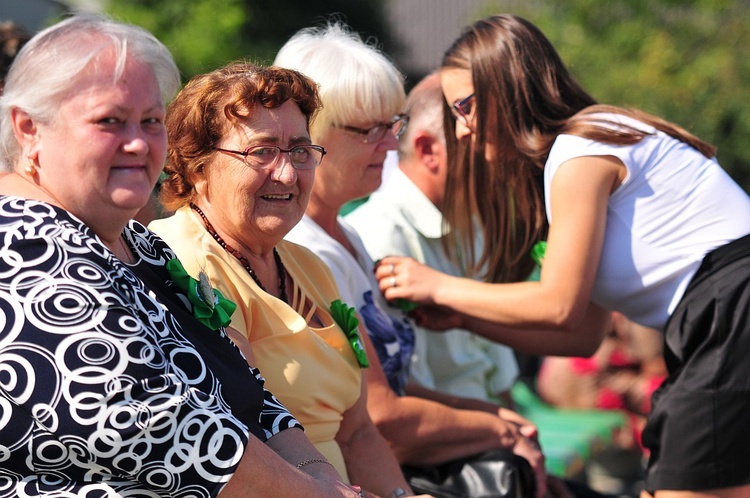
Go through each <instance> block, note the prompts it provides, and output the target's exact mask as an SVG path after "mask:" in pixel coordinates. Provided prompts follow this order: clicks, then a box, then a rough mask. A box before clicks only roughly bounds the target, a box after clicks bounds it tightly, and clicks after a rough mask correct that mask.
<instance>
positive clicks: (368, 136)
mask: <svg viewBox="0 0 750 498" xmlns="http://www.w3.org/2000/svg"><path fill="white" fill-rule="evenodd" d="M408 124H409V115H408V114H397V115H395V116H393V119H392V120H391V121H390V122H388V123H378V124H376V125H375V126H373V127H371V128H357V127H356V126H348V125H334V126H335V127H336V128H341V129H342V130H346V131H351V132H353V133H358V134H360V135H362V136H363V139H362V141H363V142H364V143H366V144H374V143H377V142H380V141H381V140H383V138H384V137H385V134H386V133H387V132H388V130H391V132H392V133H393V135H394V136H395V137H396V138H398V137H400V136H401V135H403V134H404V132H405V131H406V126H407V125H408Z"/></svg>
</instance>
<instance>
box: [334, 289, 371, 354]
mask: <svg viewBox="0 0 750 498" xmlns="http://www.w3.org/2000/svg"><path fill="white" fill-rule="evenodd" d="M354 313H355V310H354V308H352V307H351V306H347V305H346V304H344V303H342V302H341V299H336V300H335V301H333V302H332V303H331V316H332V317H333V321H335V322H336V325H338V326H339V327H341V330H343V331H344V334H346V338H347V339H348V340H349V345H350V346H351V347H352V350H353V351H354V356H355V357H356V358H357V363H359V367H360V368H367V367H369V366H370V362H369V361H367V353H366V352H365V348H364V345H363V344H362V338H361V337H360V335H359V328H358V326H359V320H357V317H356V316H354Z"/></svg>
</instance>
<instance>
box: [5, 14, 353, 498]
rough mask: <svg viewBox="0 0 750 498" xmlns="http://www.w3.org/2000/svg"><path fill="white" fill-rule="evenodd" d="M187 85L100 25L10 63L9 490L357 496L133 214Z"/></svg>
mask: <svg viewBox="0 0 750 498" xmlns="http://www.w3.org/2000/svg"><path fill="white" fill-rule="evenodd" d="M179 82H180V80H179V73H178V71H177V67H176V66H175V64H174V62H173V60H172V57H171V55H170V54H169V52H168V50H167V49H166V48H165V47H164V45H162V44H161V43H160V42H159V41H158V40H156V38H154V37H153V36H152V35H151V34H149V33H148V32H146V31H145V30H143V29H141V28H137V27H135V26H131V25H126V24H120V23H117V22H113V21H111V20H108V19H106V18H103V17H99V16H92V15H80V16H75V17H72V18H70V19H68V20H66V21H63V22H61V23H59V24H57V25H54V26H52V27H51V28H48V29H47V30H44V31H42V32H40V33H39V34H37V35H36V36H35V37H34V38H32V39H31V41H29V43H28V44H26V46H25V47H24V49H23V50H22V51H21V52H20V53H19V55H18V57H17V58H16V60H15V61H14V65H13V67H12V68H11V71H10V74H9V77H8V80H7V86H6V87H5V94H4V96H3V97H2V100H0V113H1V115H2V123H1V124H0V128H2V139H1V140H2V153H3V163H4V173H2V174H0V240H2V242H1V243H0V372H2V375H0V414H1V415H0V448H2V450H1V451H0V480H1V481H2V485H1V486H0V488H1V489H0V495H1V496H26V497H32V496H67V497H73V496H80V497H84V496H85V497H86V498H100V497H101V498H103V497H105V496H106V497H111V496H138V497H147V498H158V497H200V498H204V497H213V496H221V497H222V498H231V497H240V496H280V497H281V496H283V497H287V496H316V497H330V496H337V497H350V498H352V497H355V496H363V495H362V493H361V490H359V489H356V488H354V487H352V486H348V485H346V484H344V483H342V482H341V477H340V476H339V475H338V474H337V473H336V472H335V471H334V469H333V468H332V467H330V466H325V465H306V463H310V462H314V461H319V460H321V459H322V458H323V457H322V455H321V454H320V453H319V452H317V451H316V450H315V448H313V446H312V445H311V444H310V442H309V441H308V440H307V438H306V437H305V435H304V433H303V432H302V431H301V430H300V425H299V423H298V422H297V420H296V419H295V418H294V417H292V415H290V414H289V412H288V411H287V410H286V409H285V408H284V407H283V406H282V405H281V404H280V403H279V402H278V401H277V400H276V399H275V398H274V397H273V396H272V395H271V394H270V393H269V392H268V391H266V390H265V388H264V386H263V379H262V377H261V376H260V373H259V372H258V371H257V370H256V369H254V368H248V364H247V361H246V359H245V357H243V356H242V355H241V354H240V352H239V350H238V349H237V348H236V347H234V345H233V344H232V343H231V342H230V340H229V338H228V336H227V332H226V329H225V327H226V326H227V324H228V323H229V320H228V317H229V315H231V312H232V309H233V305H232V304H231V303H229V302H227V301H226V300H225V299H224V298H223V297H222V296H220V294H218V293H217V292H216V291H215V290H214V289H212V288H211V286H210V283H209V282H206V281H205V279H201V281H202V282H203V283H204V284H206V285H201V286H198V285H197V282H196V281H191V280H190V278H189V277H188V276H187V274H186V273H185V271H184V270H183V269H182V266H181V265H180V263H179V261H178V260H177V259H176V258H175V256H174V253H173V252H172V251H171V250H170V249H169V248H168V247H167V246H166V245H165V244H164V242H163V241H162V240H160V239H159V238H158V237H156V236H155V235H154V234H152V233H151V232H149V231H148V230H147V229H146V228H145V227H144V226H143V225H141V224H139V223H137V222H134V221H132V222H131V221H129V220H130V219H131V218H132V217H133V216H134V215H135V214H136V212H137V211H138V210H139V209H140V208H141V207H142V206H143V205H144V204H145V203H146V202H147V201H148V200H149V197H150V195H151V191H152V189H153V187H154V184H155V183H156V180H157V178H158V177H159V173H160V172H161V168H162V165H163V163H164V159H165V156H166V149H167V134H166V130H165V127H164V116H165V101H166V100H167V99H169V98H171V97H172V95H173V94H174V92H175V91H176V90H177V88H178V87H179ZM198 289H199V291H198V292H195V291H196V290H198ZM207 303H210V305H209V304H207ZM290 463H291V464H292V465H290ZM294 466H296V467H297V468H294Z"/></svg>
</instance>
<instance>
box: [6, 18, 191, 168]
mask: <svg viewBox="0 0 750 498" xmlns="http://www.w3.org/2000/svg"><path fill="white" fill-rule="evenodd" d="M107 48H114V50H115V56H116V58H117V66H116V69H115V74H114V75H113V77H114V80H115V81H117V80H118V79H119V77H120V76H121V75H122V72H123V71H124V68H125V63H126V61H127V58H128V57H133V58H135V59H137V60H138V61H140V62H142V63H144V64H147V65H149V66H150V67H151V69H152V71H153V73H154V77H155V78H156V80H157V82H158V84H159V89H160V91H161V94H162V98H163V99H164V103H165V104H166V102H167V101H168V100H169V99H171V98H172V97H173V96H174V94H175V93H176V92H177V90H178V89H179V87H180V73H179V71H178V69H177V66H176V65H175V62H174V59H173V58H172V55H171V54H170V52H169V50H168V49H167V48H166V47H165V46H164V45H163V44H162V43H161V42H160V41H159V40H157V39H156V38H155V37H154V36H153V35H152V34H151V33H149V32H148V31H146V30H145V29H143V28H140V27H138V26H133V25H131V24H124V23H120V22H116V21H113V20H111V19H109V18H107V17H105V16H102V15H98V14H88V13H83V14H77V15H75V16H72V17H70V18H68V19H66V20H64V21H62V22H60V23H57V24H55V25H53V26H51V27H49V28H47V29H45V30H43V31H41V32H39V33H38V34H37V35H35V36H34V37H33V38H32V39H31V40H30V41H29V42H28V43H26V45H24V47H23V49H21V51H20V52H19V53H18V56H17V57H16V59H15V60H14V62H13V65H12V66H11V69H10V72H9V73H8V78H7V80H6V83H5V93H4V94H3V96H2V97H0V154H1V156H0V160H1V161H0V162H1V163H2V164H0V169H3V170H6V171H9V170H11V169H12V167H13V164H14V163H15V162H16V160H17V159H18V156H19V155H20V153H21V151H20V146H19V144H18V142H17V141H16V139H15V136H14V135H13V126H12V123H11V112H12V110H13V109H14V108H16V109H21V110H23V111H24V112H26V113H28V114H29V115H30V116H31V117H32V118H35V119H37V120H39V121H40V122H45V123H49V122H52V121H53V120H54V118H55V117H56V116H57V108H58V107H59V105H60V103H61V102H62V100H63V99H64V98H65V97H66V96H67V95H69V94H70V92H73V91H74V90H75V84H76V81H77V78H76V77H77V76H78V75H79V74H80V73H81V72H82V71H83V70H84V69H85V68H86V67H87V66H88V65H89V64H90V63H92V62H93V61H95V60H96V58H97V56H98V55H99V54H100V53H101V51H102V50H104V49H107Z"/></svg>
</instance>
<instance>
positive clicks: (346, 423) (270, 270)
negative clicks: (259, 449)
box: [150, 63, 413, 497]
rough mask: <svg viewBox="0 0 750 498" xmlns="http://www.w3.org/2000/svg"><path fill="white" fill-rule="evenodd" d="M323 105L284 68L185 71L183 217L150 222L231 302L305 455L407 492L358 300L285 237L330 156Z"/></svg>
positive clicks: (242, 336) (175, 195) (387, 490)
mask: <svg viewBox="0 0 750 498" xmlns="http://www.w3.org/2000/svg"><path fill="white" fill-rule="evenodd" d="M319 107H320V102H319V100H318V93H317V89H316V86H315V84H314V83H313V81H312V80H310V79H309V78H307V77H306V76H304V75H302V74H300V73H298V72H296V71H292V70H289V69H282V68H279V67H260V66H256V65H253V64H248V63H234V64H230V65H228V66H226V67H223V68H221V69H218V70H216V71H213V72H211V73H208V74H204V75H200V76H196V77H195V78H193V79H192V80H190V81H189V82H188V84H187V85H186V86H185V88H183V89H182V91H181V92H180V93H179V94H178V95H177V97H176V98H175V100H174V101H173V102H172V103H171V104H170V105H169V108H168V110H167V117H166V120H165V122H166V127H167V132H168V134H169V138H170V144H169V151H168V158H167V165H166V166H165V172H166V173H167V178H166V180H165V181H164V184H163V186H162V191H161V196H162V197H161V198H162V201H163V202H164V204H165V207H166V208H167V209H170V210H175V214H174V216H172V217H169V218H165V219H162V220H157V221H154V222H152V223H151V224H150V227H151V228H153V230H154V231H155V232H156V233H158V234H159V235H160V236H162V237H163V238H164V240H165V241H167V243H168V244H169V245H170V247H172V248H173V249H174V251H175V252H176V253H177V255H178V257H179V258H180V260H181V261H182V262H183V264H184V265H185V268H186V269H187V271H188V273H190V274H191V275H193V277H195V276H197V275H198V274H199V273H200V272H205V273H206V274H207V275H208V277H209V278H211V280H212V281H213V282H214V283H215V284H216V286H217V287H218V288H219V290H220V291H221V292H222V293H223V294H224V295H225V296H227V297H228V298H229V299H231V300H232V301H234V302H235V303H237V309H236V310H235V312H234V314H233V315H232V327H233V328H234V329H236V330H237V331H238V332H239V337H236V338H235V339H236V340H237V341H238V342H239V343H241V344H243V345H244V346H245V347H246V348H247V349H248V350H249V351H250V352H251V354H252V357H253V358H254V364H255V365H257V366H258V368H260V369H261V371H262V372H263V376H264V378H265V381H266V385H267V386H268V387H269V389H271V390H273V391H274V394H275V395H276V396H278V398H279V400H280V401H281V402H282V403H284V405H285V406H286V407H288V408H289V411H290V412H291V413H292V414H293V415H294V416H295V417H296V418H297V420H299V421H300V422H301V423H302V425H303V426H304V427H305V430H306V433H307V436H308V437H309V438H310V440H311V441H312V442H313V444H314V445H315V447H316V448H317V449H318V451H320V453H321V454H322V455H323V456H324V457H325V458H324V459H323V458H314V459H310V460H306V461H305V462H302V463H300V465H301V466H303V467H304V468H308V467H313V468H326V467H329V468H330V466H333V467H335V468H336V470H337V471H338V472H339V474H340V475H341V476H342V477H343V479H344V480H345V481H347V482H355V483H357V484H358V485H361V486H362V487H363V488H364V489H365V490H367V491H368V492H369V493H373V494H375V495H378V496H383V497H389V496H390V495H391V494H392V492H393V491H394V490H399V492H402V494H400V495H399V496H402V495H412V494H413V493H411V489H410V488H409V485H408V484H407V483H406V480H405V479H404V476H403V474H402V473H401V470H400V468H399V466H398V463H397V462H396V459H395V457H394V455H393V453H392V452H391V449H390V448H389V447H388V444H387V443H386V441H385V440H384V439H383V438H382V437H381V435H380V433H379V432H378V431H377V429H376V428H375V426H374V425H373V423H372V421H371V420H370V418H369V417H368V415H367V410H366V403H367V390H366V389H365V388H364V384H363V382H364V380H363V379H364V374H363V373H362V369H364V368H366V367H367V366H368V364H369V363H368V359H367V355H366V354H365V352H364V349H363V346H362V343H361V338H360V335H359V329H358V327H357V321H356V320H353V310H351V309H350V308H349V307H348V306H347V305H346V304H345V303H344V302H342V299H341V294H340V292H339V290H338V288H337V286H336V283H335V281H334V279H333V276H332V275H331V273H330V270H329V269H328V268H327V267H326V266H325V264H323V262H322V261H320V259H318V258H317V257H316V256H315V255H314V254H313V253H312V252H310V251H309V250H307V249H305V248H303V247H301V246H298V245H296V244H293V243H291V242H287V241H285V240H283V239H284V236H285V235H286V234H287V233H288V232H289V231H290V230H291V229H292V227H294V226H295V225H296V224H297V222H299V220H300V218H302V215H303V214H304V213H305V209H306V207H307V202H308V200H309V198H310V191H311V189H312V185H313V179H314V177H315V170H316V167H317V166H318V165H319V164H320V162H321V160H322V159H323V156H324V155H326V150H325V149H324V148H323V147H321V146H320V145H315V144H314V143H313V141H312V139H311V138H310V134H309V131H308V128H309V122H310V120H311V119H312V117H313V116H314V115H315V113H316V112H317V111H318V108H319ZM363 496H364V495H363Z"/></svg>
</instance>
